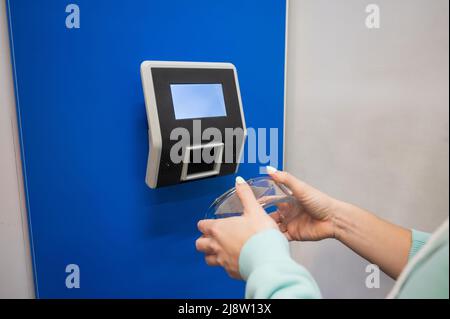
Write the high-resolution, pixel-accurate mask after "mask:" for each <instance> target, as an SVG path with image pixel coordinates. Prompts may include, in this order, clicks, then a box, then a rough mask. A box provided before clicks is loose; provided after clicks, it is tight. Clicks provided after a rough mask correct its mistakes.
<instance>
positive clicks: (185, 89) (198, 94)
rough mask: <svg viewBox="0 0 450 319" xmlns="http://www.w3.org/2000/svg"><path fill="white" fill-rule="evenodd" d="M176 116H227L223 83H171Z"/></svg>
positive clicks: (185, 117)
mask: <svg viewBox="0 0 450 319" xmlns="http://www.w3.org/2000/svg"><path fill="white" fill-rule="evenodd" d="M170 90H171V92H172V101H173V107H174V109H175V118H176V119H177V120H182V119H194V118H204V117H218V116H226V115H227V111H226V109H225V99H224V97H223V89H222V84H215V83H214V84H171V85H170Z"/></svg>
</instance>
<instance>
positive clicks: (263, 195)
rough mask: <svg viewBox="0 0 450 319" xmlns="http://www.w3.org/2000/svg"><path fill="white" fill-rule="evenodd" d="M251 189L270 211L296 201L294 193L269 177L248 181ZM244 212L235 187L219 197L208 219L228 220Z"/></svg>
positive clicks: (210, 210)
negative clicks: (280, 205) (283, 203)
mask: <svg viewBox="0 0 450 319" xmlns="http://www.w3.org/2000/svg"><path fill="white" fill-rule="evenodd" d="M247 184H248V185H249V186H250V187H251V189H252V191H253V194H255V197H256V200H257V201H258V202H259V203H260V204H261V206H262V207H263V208H264V209H266V210H268V209H270V208H272V207H274V206H276V205H277V204H278V203H282V202H288V201H294V200H295V199H294V197H293V196H292V192H291V190H290V189H288V188H287V187H286V186H284V185H281V184H279V183H277V182H275V181H274V180H273V179H272V178H270V177H269V176H264V177H257V178H253V179H250V180H248V181H247ZM242 212H243V207H242V204H241V201H240V199H239V197H238V196H237V194H236V188H235V187H233V188H231V189H230V190H228V191H227V192H225V193H224V194H222V195H221V196H220V197H218V198H217V199H216V200H215V201H214V202H213V203H212V204H211V206H210V207H209V209H208V211H207V213H206V218H207V219H212V218H226V217H232V216H239V215H241V214H242Z"/></svg>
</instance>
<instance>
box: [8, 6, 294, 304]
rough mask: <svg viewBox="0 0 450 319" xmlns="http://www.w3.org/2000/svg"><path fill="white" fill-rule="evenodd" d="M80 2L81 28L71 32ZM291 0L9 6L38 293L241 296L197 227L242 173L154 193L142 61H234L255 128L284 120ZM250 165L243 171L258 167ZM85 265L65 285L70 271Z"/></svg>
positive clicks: (254, 172) (62, 295) (278, 124)
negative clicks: (73, 282) (207, 258)
mask: <svg viewBox="0 0 450 319" xmlns="http://www.w3.org/2000/svg"><path fill="white" fill-rule="evenodd" d="M68 3H76V4H78V5H79V7H80V10H81V28H80V29H67V28H66V26H65V19H66V16H67V13H65V8H66V5H67V4H68ZM285 6H286V4H285V1H281V0H276V1H275V0H226V1H222V0H220V1H211V0H190V1H183V0H171V1H162V0H160V1H149V0H134V1H110V0H108V1H106V0H95V1H93V0H73V1H70V2H68V1H60V0H53V1H51V0H48V1H43V0H41V1H34V0H33V1H32V0H28V1H26V0H14V1H8V11H9V12H8V13H9V21H10V34H11V50H12V58H13V66H14V73H15V81H16V98H17V108H18V113H19V126H20V137H21V147H22V159H23V165H24V172H25V173H24V174H25V176H24V179H25V185H26V194H27V207H28V214H29V223H30V235H31V241H32V253H33V262H34V273H35V282H36V292H37V295H38V296H39V297H44V298H48V297H60V298H71V297H175V298H185V297H190V298H194V297H198V298H203V297H205V298H209V297H236V298H239V297H243V293H244V285H243V283H242V282H239V281H234V280H231V279H229V278H228V277H227V275H226V274H225V272H224V271H223V270H222V269H218V268H210V267H207V266H206V265H205V263H204V260H203V256H202V255H201V254H199V253H197V252H196V251H195V247H194V241H195V239H196V238H197V236H198V235H199V233H198V231H197V230H196V224H197V221H198V220H199V219H201V218H202V217H203V216H204V213H205V211H206V209H207V207H208V205H209V203H210V202H211V201H212V200H213V199H214V198H215V197H216V196H218V195H219V194H221V193H222V192H223V191H225V190H226V189H228V188H229V187H231V186H232V185H233V184H234V180H233V179H234V176H226V177H220V178H213V179H206V180H201V181H195V182H191V183H186V184H182V185H179V186H171V187H166V188H161V189H157V190H151V189H149V188H148V187H147V186H146V185H145V182H144V177H145V170H146V161H147V152H148V141H147V122H146V115H145V106H144V98H143V93H142V88H141V82H140V74H139V66H140V63H141V61H143V60H182V61H226V62H232V63H234V64H235V65H236V67H237V70H238V74H239V80H240V84H241V92H242V99H243V105H244V110H245V114H246V121H247V126H249V127H254V128H270V127H275V128H278V129H279V144H278V151H279V155H280V158H279V162H280V163H281V161H282V158H281V154H282V132H283V131H282V128H283V92H284V55H285V14H286V12H285V11H286V10H285V9H286V7H285ZM259 166H260V164H259V163H257V164H252V163H244V164H242V165H241V167H240V172H239V174H240V175H242V176H244V177H246V178H250V177H253V176H256V175H258V173H259ZM71 263H75V264H78V265H79V266H80V269H81V288H80V289H67V288H66V286H65V278H66V276H67V274H66V273H65V267H66V265H67V264H71Z"/></svg>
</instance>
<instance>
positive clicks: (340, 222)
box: [330, 200, 358, 242]
mask: <svg viewBox="0 0 450 319" xmlns="http://www.w3.org/2000/svg"><path fill="white" fill-rule="evenodd" d="M334 201H335V202H334V205H333V206H334V209H333V213H332V215H331V220H330V221H331V224H332V228H333V236H332V237H333V238H334V239H337V240H338V241H340V242H343V241H345V237H346V234H348V232H349V230H350V228H351V222H350V216H352V215H354V214H355V213H357V212H356V210H357V209H358V208H357V207H355V206H353V205H351V204H349V203H346V202H343V201H339V200H334Z"/></svg>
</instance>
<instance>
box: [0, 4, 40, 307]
mask: <svg viewBox="0 0 450 319" xmlns="http://www.w3.org/2000/svg"><path fill="white" fill-rule="evenodd" d="M8 41H9V39H8V25H7V20H6V11H5V1H3V0H0V298H32V297H33V296H34V291H33V280H32V270H31V257H30V247H29V244H28V243H29V241H28V229H27V216H26V211H25V202H24V199H23V196H22V194H23V185H22V177H21V176H22V168H21V165H20V155H19V152H20V150H19V146H18V138H17V136H18V135H17V120H16V111H15V101H14V90H13V80H12V74H11V62H10V51H9V42H8Z"/></svg>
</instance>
